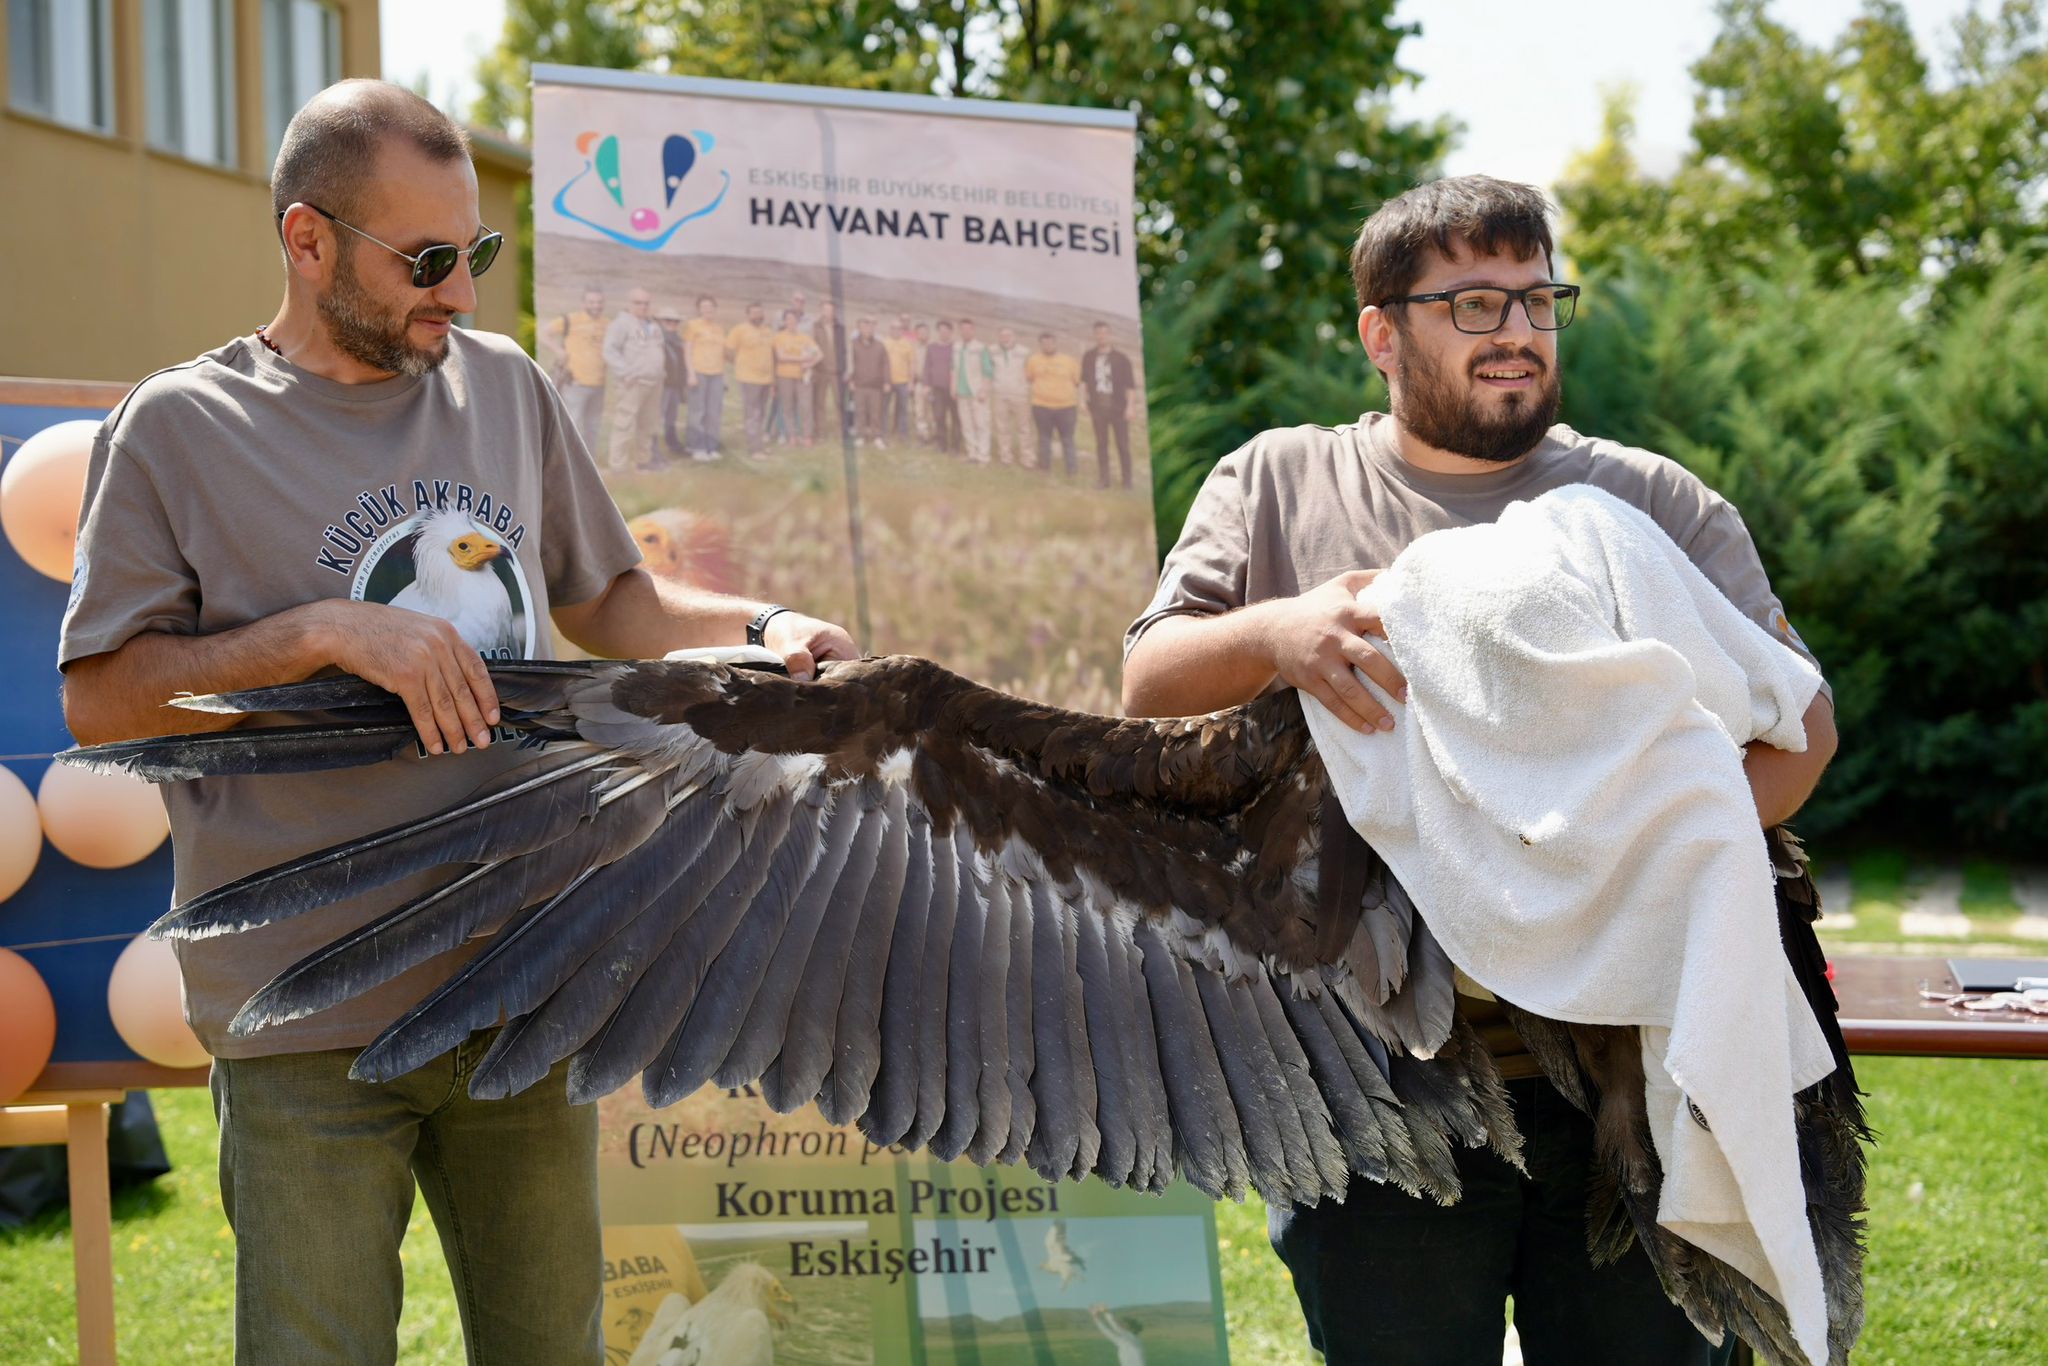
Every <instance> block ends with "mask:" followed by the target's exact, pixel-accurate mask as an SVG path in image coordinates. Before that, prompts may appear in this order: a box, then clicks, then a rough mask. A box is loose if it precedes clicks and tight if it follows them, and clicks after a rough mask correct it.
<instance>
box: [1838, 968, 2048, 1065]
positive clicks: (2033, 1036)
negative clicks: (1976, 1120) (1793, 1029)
mask: <svg viewBox="0 0 2048 1366" xmlns="http://www.w3.org/2000/svg"><path fill="white" fill-rule="evenodd" d="M1833 962H1834V967H1835V998H1836V1000H1838V1001H1839V1002H1841V1007H1842V1009H1841V1016H1840V1018H1841V1022H1842V1036H1843V1037H1844V1038H1845V1039H1847V1040H1848V1043H1849V1051H1850V1052H1852V1053H1889V1054H1894V1055H1900V1056H1908V1057H1938V1058H2048V1016H2043V1015H2013V1014H2010V1013H2006V1012H2000V1013H1998V1014H1989V1013H1985V1012H1980V1011H1974V1010H1968V1011H1966V1010H1955V1009H1951V1008H1949V1007H1948V1006H1944V1005H1942V1004H1940V1003H1939V1002H1936V1001H1923V1000H1922V999H1920V988H1921V987H1922V986H1923V985H1924V986H1926V987H1927V988H1928V989H1929V990H1932V991H1942V992H1954V991H1957V990H1958V989H1959V988H1958V987H1957V986H1956V979H1955V977H1954V975H1953V974H1952V973H1950V972H1949V970H1948V960H1947V959H1946V958H1855V957H1842V958H1836V959H1834V960H1833Z"/></svg>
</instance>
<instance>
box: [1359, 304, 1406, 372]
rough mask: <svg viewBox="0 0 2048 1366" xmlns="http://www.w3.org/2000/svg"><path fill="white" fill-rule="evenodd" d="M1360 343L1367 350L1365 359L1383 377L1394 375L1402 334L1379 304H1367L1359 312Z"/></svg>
mask: <svg viewBox="0 0 2048 1366" xmlns="http://www.w3.org/2000/svg"><path fill="white" fill-rule="evenodd" d="M1358 342H1359V345H1361V346H1363V347H1364V348H1365V358H1366V359H1367V360H1369V361H1371V362H1372V363H1373V365H1374V366H1375V367H1376V368H1378V370H1379V372H1380V373H1381V374H1383V375H1391V374H1392V373H1394V363H1395V361H1396V360H1397V359H1398V358H1399V357H1400V347H1401V339H1400V332H1399V331H1398V329H1396V328H1395V326H1394V320H1393V319H1392V318H1391V317H1389V316H1387V311H1386V310H1385V309H1383V308H1381V307H1379V306H1378V305H1377V304H1367V305H1366V306H1365V307H1364V308H1361V309H1359V310H1358Z"/></svg>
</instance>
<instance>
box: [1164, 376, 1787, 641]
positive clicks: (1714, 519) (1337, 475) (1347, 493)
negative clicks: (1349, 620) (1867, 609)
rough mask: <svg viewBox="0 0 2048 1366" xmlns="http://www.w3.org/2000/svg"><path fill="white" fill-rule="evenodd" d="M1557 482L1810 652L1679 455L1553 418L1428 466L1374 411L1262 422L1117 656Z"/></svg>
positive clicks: (1304, 586) (1390, 552)
mask: <svg viewBox="0 0 2048 1366" xmlns="http://www.w3.org/2000/svg"><path fill="white" fill-rule="evenodd" d="M1566 484H1591V485H1593V486H1594V487H1596V488H1600V489H1604V490H1606V491H1607V492H1609V493H1611V494H1613V495H1614V496H1615V497H1617V498H1620V499H1621V500H1622V501H1623V502H1626V503H1629V504H1631V505H1632V506H1635V507H1638V508H1641V509H1642V510H1643V511H1644V512H1645V513H1647V514H1649V516H1650V518H1651V520H1653V521H1655V522H1656V523H1657V525H1658V526H1660V527H1662V528H1663V529H1664V533H1665V534H1666V535H1668V536H1669V537H1671V539H1672V540H1673V541H1675V542H1676V543H1677V544H1678V546H1679V548H1680V549H1681V550H1683V551H1685V553H1686V555H1687V556H1688V557H1689V558H1690V559H1691V560H1692V562H1693V563H1694V564H1697V565H1698V566H1699V567H1700V569H1701V571H1702V572H1704V573H1705V574H1706V576H1707V577H1708V578H1709V579H1711V580H1712V581H1713V583H1714V586H1715V587H1717V588H1719V589H1720V590H1721V591H1722V592H1723V593H1725V594H1726V595H1727V596H1728V599H1729V601H1731V602H1733V603H1734V604H1735V605H1736V606H1737V607H1739V608H1740V609H1741V610H1742V612H1743V613H1744V615H1746V616H1748V617H1749V618H1750V619H1751V620H1753V621H1755V622H1756V623H1757V624H1758V625H1760V626H1762V627H1763V628H1764V629H1765V630H1767V631H1769V632H1770V633H1771V634H1772V635H1774V636H1776V637H1777V638H1778V639H1780V640H1782V641H1784V642H1785V644H1787V645H1789V646H1790V647H1792V648H1793V649H1795V650H1797V651H1799V652H1800V653H1801V654H1803V655H1806V657H1807V658H1808V659H1812V658H1813V656H1812V654H1811V652H1810V651H1808V650H1807V648H1806V643H1805V642H1804V641H1802V640H1801V639H1800V638H1799V635H1798V633H1797V632H1795V631H1794V630H1793V629H1792V624H1791V622H1790V621H1788V620H1787V619H1786V617H1785V610H1784V607H1783V606H1782V605H1781V604H1780V603H1779V601H1778V599H1777V597H1776V595H1775V594H1773V593H1772V592H1771V584H1770V580H1769V579H1768V578H1767V577H1766V576H1765V574H1764V567H1763V564H1762V562H1761V561H1759V560H1758V558H1757V553H1756V545H1755V544H1754V543H1753V542H1752V541H1751V540H1750V538H1749V529H1748V528H1747V527H1745V526H1744V525H1743V524H1742V515H1741V514H1740V513H1738V512H1737V511H1736V510H1735V505H1734V504H1733V503H1730V502H1729V501H1728V500H1727V499H1725V498H1723V497H1722V496H1721V495H1720V494H1718V493H1716V492H1714V491H1713V490H1712V489H1710V488H1708V487H1707V486H1706V485H1705V484H1703V483H1701V482H1700V480H1699V477H1698V476H1697V475H1694V474H1692V473H1691V472H1690V471H1688V470H1687V469H1686V468H1685V467H1684V466H1682V465H1680V464H1678V463H1677V462H1675V461H1672V460H1668V459H1666V458H1665V457H1663V456H1661V455H1655V454H1652V453H1651V452H1649V451H1645V450H1638V449H1637V448H1635V447H1633V446H1624V445H1621V444H1620V443H1618V442H1614V441H1602V440H1599V439H1597V438H1594V437H1587V436H1581V435H1579V433H1577V432H1575V431H1573V430H1572V429H1571V428H1570V427H1567V426H1564V425H1563V424H1559V425H1558V426H1555V427H1552V428H1551V429H1550V431H1549V433H1548V434H1546V435H1545V436H1544V438H1543V441H1542V442H1541V444H1539V445H1538V446H1537V447H1536V449H1535V451H1534V452H1532V453H1531V454H1530V455H1529V456H1528V458H1526V459H1524V460H1522V461H1520V462H1518V463H1517V464H1515V465H1512V466H1510V467H1508V468H1506V469H1503V470H1499V471H1489V472H1487V473H1484V474H1436V473H1433V472H1431V471H1429V470H1424V469H1419V468H1417V467H1416V466H1414V465H1411V464H1410V463H1408V461H1407V460H1405V459H1403V458H1402V456H1401V452H1400V448H1399V446H1398V445H1397V444H1396V439H1395V435H1394V428H1393V419H1392V418H1390V417H1389V416H1388V415H1387V414H1385V413H1367V414H1366V415H1365V416H1363V417H1361V418H1360V419H1359V420H1358V421H1357V422H1353V423H1347V424H1346V425H1344V426H1342V427H1282V428H1276V429H1274V430H1272V431H1268V432H1261V433H1260V434H1259V435H1258V436H1255V437H1253V438H1252V439H1251V440H1250V441H1248V442H1246V443H1245V444H1244V445H1243V446H1241V447H1239V448H1238V449H1237V450H1235V451H1232V452H1231V453H1230V454H1229V455H1226V456H1224V457H1223V459H1222V460H1221V461H1219V462H1218V463H1217V465H1216V468H1215V469H1214V470H1212V471H1210V474H1209V477H1208V480H1207V481H1206V482H1205V483H1204V484H1203V485H1202V491H1201V493H1200V494H1198V495H1197V496H1196V498H1195V504H1194V506H1193V507H1192V508H1190V509H1189V510H1188V519H1187V525H1186V526H1185V527H1183V528H1182V530H1181V534H1180V540H1179V541H1178V542H1177V543H1176V544H1175V545H1174V547H1173V550H1172V552H1171V553H1169V554H1168V555H1167V557H1166V564H1165V567H1164V569H1163V570H1162V572H1161V573H1160V576H1159V591H1158V593H1157V594H1156V595H1155V596H1154V597H1153V599H1152V605H1151V606H1150V607H1148V608H1146V609H1145V612H1144V615H1142V616H1140V617H1139V618H1138V619H1137V620H1136V621H1135V622H1133V623H1132V624H1131V628H1130V630H1129V631H1128V632H1127V633H1125V636H1124V653H1125V654H1126V655H1128V654H1129V653H1130V651H1131V648H1132V647H1133V646H1135V645H1136V644H1137V643H1138V638H1139V637H1140V636H1142V635H1143V634H1144V633H1145V632H1146V631H1147V630H1149V629H1150V628H1151V627H1152V625H1153V623H1155V622H1157V621H1159V620H1160V619H1161V618H1163V617H1170V616H1181V615H1187V614H1191V613H1193V614H1215V613H1220V612H1229V611H1233V610H1235V609H1236V608H1239V607H1244V606H1246V605H1248V604H1250V603H1255V602H1264V601H1266V600H1267V599H1269V598H1286V597H1293V596H1295V595H1297V594H1300V593H1304V592H1307V591H1308V590H1309V589H1311V588H1314V587H1316V586H1317V585H1318V584H1321V583H1323V582H1325V581H1327V580H1329V579H1332V578H1335V577H1336V576H1337V575H1339V574H1342V573H1344V572H1346V571H1347V570H1352V569H1384V568H1386V567H1387V566H1388V565H1390V564H1392V563H1393V562H1394V557H1395V556H1397V555H1399V554H1400V553H1401V551H1402V550H1404V549H1406V548H1407V546H1408V544H1409V543H1410V542H1411V541H1414V540H1416V539H1417V538H1418V537H1421V536H1425V535H1427V534H1428V533H1430V532H1432V531H1441V530H1443V529H1444V528H1446V527H1460V526H1472V525H1475V524H1478V523H1482V522H1491V521H1493V520H1495V519H1496V518H1498V517H1499V516H1500V514H1501V511H1502V509H1504V508H1506V507H1507V505H1508V504H1509V503H1512V502H1516V501H1519V500H1523V499H1529V498H1534V497H1536V496H1537V495H1539V494H1542V493H1547V492H1548V491H1550V490H1551V489H1554V488H1560V487H1562V486H1564V485H1566ZM1818 662H1819V661H1817V660H1816V661H1815V663H1818Z"/></svg>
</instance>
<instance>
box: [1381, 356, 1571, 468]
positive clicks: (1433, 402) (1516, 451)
mask: <svg viewBox="0 0 2048 1366" xmlns="http://www.w3.org/2000/svg"><path fill="white" fill-rule="evenodd" d="M1503 364H1513V365H1518V366H1523V367H1526V368H1528V369H1530V370H1533V371H1535V372H1536V379H1537V388H1536V390H1535V392H1534V393H1529V394H1523V393H1512V392H1511V393H1507V394H1504V395H1502V398H1503V399H1504V400H1505V402H1504V403H1503V404H1502V412H1501V413H1500V415H1499V416H1497V417H1493V418H1488V417H1485V416H1483V415H1482V413H1481V410H1480V407H1479V404H1478V403H1477V402H1476V401H1475V400H1474V397H1473V396H1472V395H1471V394H1470V393H1469V392H1468V391H1467V390H1465V389H1464V388H1462V387H1461V386H1459V385H1458V383H1457V382H1456V381H1455V380H1454V379H1453V378H1452V377H1451V376H1450V375H1448V374H1446V373H1445V371H1444V367H1443V366H1441V365H1439V364H1438V363H1437V362H1436V361H1434V360H1432V359H1431V358H1430V357H1429V356H1428V354H1427V353H1425V352H1424V351H1422V349H1421V348H1420V347H1418V346H1415V345H1412V344H1411V345H1409V346H1405V347H1403V348H1402V349H1401V361H1400V364H1399V365H1398V367H1397V368H1396V370H1395V374H1396V376H1397V377H1398V378H1399V379H1400V381H1401V393H1400V397H1399V398H1397V399H1396V400H1395V401H1394V416H1395V417H1396V418H1397V419H1399V421H1400V423H1401V425H1402V426H1403V427H1405V428H1407V429H1408V431H1409V432H1410V433H1411V434H1413V435H1414V436H1415V437H1416V438H1417V439H1418V440H1420V441H1421V442H1423V443H1424V444H1425V445H1429V446H1434V447H1435V448H1436V449H1438V450H1440V451H1449V452H1450V453H1451V454H1452V455H1462V456H1466V457H1469V458H1470V459H1473V460H1485V461H1489V462H1491V463H1493V464H1496V465H1504V464H1506V463H1508V462H1509V461H1511V460H1519V459H1520V458H1521V457H1523V456H1525V455H1527V454H1528V453H1529V452H1530V451H1531V450H1534V449H1535V447H1536V443H1537V442H1539V441H1541V440H1542V439H1543V434H1544V433H1545V432H1547V431H1549V430H1550V427H1551V424H1552V423H1554V422H1556V421H1557V409H1558V404H1559V403H1560V402H1561V401H1562V400H1563V397H1564V391H1563V385H1562V384H1561V383H1560V382H1559V380H1558V377H1557V371H1556V369H1555V368H1554V367H1552V366H1549V365H1546V364H1545V363H1544V362H1543V361H1542V360H1541V359H1539V358H1538V357H1537V356H1535V355H1533V354H1531V353H1529V352H1526V351H1524V352H1511V351H1491V352H1488V353H1487V354H1486V355H1485V356H1482V357H1481V358H1480V359H1479V360H1478V361H1477V362H1475V363H1474V364H1473V366H1472V372H1473V373H1476V372H1477V371H1480V370H1485V369H1489V368H1491V367H1493V366H1496V365H1503Z"/></svg>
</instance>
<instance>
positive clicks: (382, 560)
mask: <svg viewBox="0 0 2048 1366" xmlns="http://www.w3.org/2000/svg"><path fill="white" fill-rule="evenodd" d="M350 596H352V597H355V598H358V599H360V600H362V601H364V602H382V603H388V604H390V605H391V606H393V607H403V608H406V609H407V610H409V611H414V612H424V613H426V614H427V615H428V616H432V617H440V618H442V619H443V620H444V621H448V622H452V623H453V624H454V626H455V629H456V630H457V631H459V632H461V633H462V638H463V639H464V640H466V641H468V642H469V643H470V644H471V645H474V646H475V647H476V648H477V651H478V653H480V654H482V655H483V657H484V658H485V659H520V658H530V657H531V656H532V655H533V652H534V650H533V646H534V641H533V627H534V617H533V612H532V611H531V610H530V602H531V600H530V598H529V597H528V595H527V591H526V575H525V572H524V571H523V570H522V569H521V568H520V566H519V556H518V555H517V554H516V553H515V552H514V551H513V550H512V548H511V547H510V546H509V545H507V544H506V543H505V541H504V539H503V538H502V537H500V536H499V535H497V533H495V532H493V531H489V530H487V529H485V528H484V527H482V526H479V525H478V524H477V523H476V521H474V520H473V519H472V518H471V517H470V516H469V515H468V514H467V513H465V512H460V511H457V510H456V509H454V508H445V509H441V510H437V511H434V512H423V513H421V514H419V515H418V516H416V517H409V518H407V519H406V520H405V521H402V522H398V523H395V524H394V525H392V526H391V527H390V528H388V529H387V530H386V531H385V532H384V534H383V535H381V536H379V537H378V538H377V541H376V544H374V545H373V546H371V547H370V550H369V552H368V553H367V554H366V555H364V556H363V566H362V569H361V570H360V571H359V572H358V573H357V575H356V581H355V591H354V592H353V593H352V594H351V595H350Z"/></svg>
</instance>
